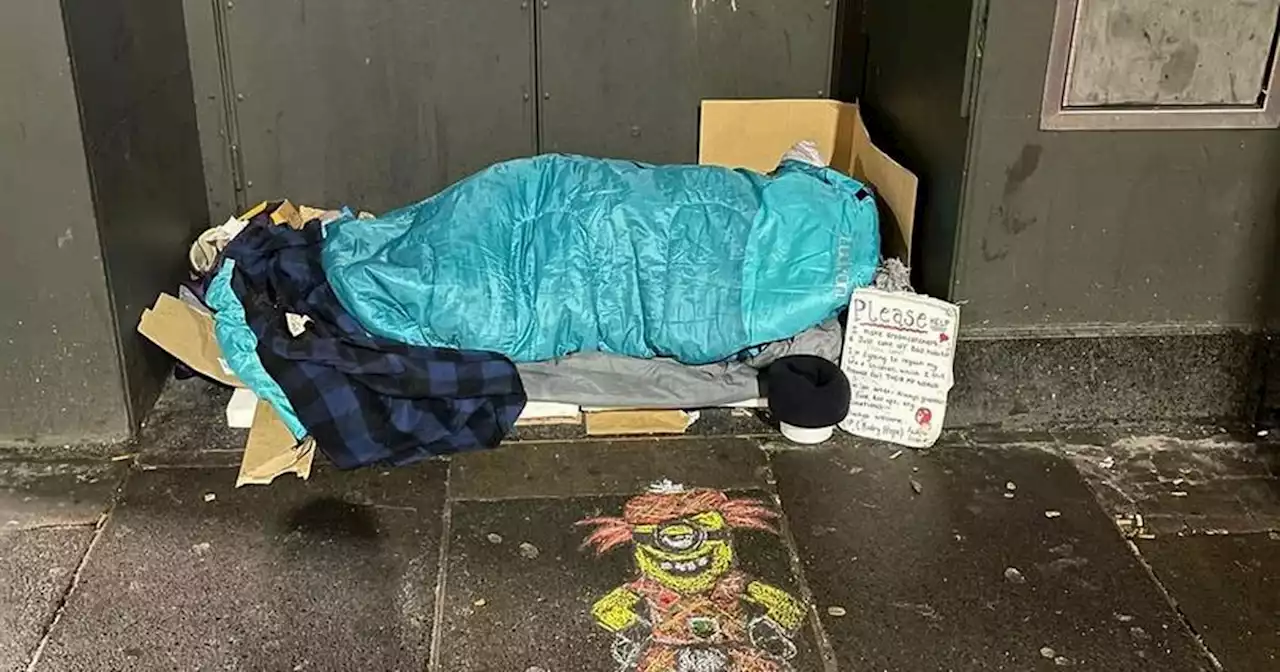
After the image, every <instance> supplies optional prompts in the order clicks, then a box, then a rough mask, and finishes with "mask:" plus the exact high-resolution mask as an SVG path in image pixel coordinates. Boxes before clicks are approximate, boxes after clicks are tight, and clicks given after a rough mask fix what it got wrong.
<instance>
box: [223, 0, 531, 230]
mask: <svg viewBox="0 0 1280 672" xmlns="http://www.w3.org/2000/svg"><path fill="white" fill-rule="evenodd" d="M522 4H524V5H527V3H522V0H343V1H342V2H333V1H329V0H236V1H235V2H234V3H229V9H227V10H226V21H227V34H228V36H229V40H228V44H229V47H230V49H229V57H230V62H231V78H232V81H233V83H234V88H235V106H236V113H235V116H236V119H237V124H238V129H239V138H240V152H241V154H242V156H241V161H240V162H241V165H242V166H243V175H242V180H243V183H244V185H245V190H246V193H247V194H248V198H247V201H248V202H254V201H258V200H262V199H267V198H275V197H280V196H287V197H289V198H291V199H294V200H295V201H296V202H302V203H307V204H313V205H327V206H336V205H338V204H343V203H345V204H349V205H351V206H352V207H357V208H365V209H370V210H375V211H381V210H385V209H388V208H391V207H395V206H399V205H403V204H405V203H408V202H411V201H415V200H418V199H421V198H423V197H425V196H427V195H430V194H431V193H433V192H435V191H437V190H439V189H440V188H442V187H444V186H446V185H448V184H449V183H451V182H453V181H456V180H457V179H459V178H461V177H464V176H466V175H468V174H470V173H472V172H474V171H475V170H476V169H478V168H481V167H483V166H485V165H488V164H489V163H491V162H493V161H496V160H500V159H504V158H509V157H512V156H519V155H526V154H529V153H531V152H532V151H533V149H534V146H535V143H534V130H533V129H534V126H533V105H532V101H530V100H529V98H530V97H531V96H532V92H533V67H532V63H533V55H532V30H533V22H532V9H531V8H529V7H527V6H522Z"/></svg>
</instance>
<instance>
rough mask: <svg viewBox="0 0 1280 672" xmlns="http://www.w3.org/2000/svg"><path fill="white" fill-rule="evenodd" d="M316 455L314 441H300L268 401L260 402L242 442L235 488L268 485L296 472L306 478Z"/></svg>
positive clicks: (308, 439) (308, 476) (306, 439)
mask: <svg viewBox="0 0 1280 672" xmlns="http://www.w3.org/2000/svg"><path fill="white" fill-rule="evenodd" d="M315 456H316V442H315V440H313V439H311V438H310V437H308V438H305V439H303V440H302V441H301V442H299V441H298V440H296V439H294V438H293V434H291V433H290V432H289V428H288V427H286V426H285V424H284V421H283V420H281V419H280V416H279V415H278V414H277V413H276V411H275V409H274V408H272V407H271V404H269V403H267V402H265V401H259V402H258V410H257V411H255V412H254V416H253V426H252V427H251V428H250V429H249V439H248V441H246V442H245V445H244V458H243V459H241V460H240V475H239V476H238V477H237V478H236V487H237V488H238V487H240V486H242V485H270V484H271V482H272V481H274V480H275V479H276V477H277V476H280V475H281V474H296V475H297V476H298V478H301V479H302V480H304V481H305V480H307V479H308V478H310V477H311V463H312V460H314V459H315Z"/></svg>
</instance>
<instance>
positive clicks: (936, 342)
mask: <svg viewBox="0 0 1280 672" xmlns="http://www.w3.org/2000/svg"><path fill="white" fill-rule="evenodd" d="M959 324H960V308H959V307H958V306H955V305H953V304H950V303H947V302H945V301H939V300H937V299H932V298H929V297H927V296H920V295H918V294H908V293H902V292H883V291H880V290H876V289H859V290H857V291H855V292H854V293H853V298H852V299H850V300H849V322H848V326H847V327H846V329H845V336H844V355H843V357H842V359H841V362H840V368H841V369H843V370H844V372H845V375H847V376H848V377H849V385H850V388H851V391H852V401H851V402H850V404H849V415H848V416H847V417H846V418H845V419H844V422H842V423H840V428H841V429H843V430H844V431H846V432H849V433H850V434H854V435H856V436H861V437H865V438H868V439H876V440H880V441H890V442H893V443H897V444H901V445H904V446H912V447H916V448H925V447H928V446H931V445H933V444H934V442H935V441H937V440H938V436H939V435H941V434H942V420H943V418H944V417H945V416H946V412H947V392H949V391H950V390H951V386H952V385H953V384H954V383H955V377H954V375H953V373H952V366H951V365H952V361H953V360H954V359H955V345H956V329H957V327H958V326H959Z"/></svg>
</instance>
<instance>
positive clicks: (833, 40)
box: [823, 0, 845, 98]
mask: <svg viewBox="0 0 1280 672" xmlns="http://www.w3.org/2000/svg"><path fill="white" fill-rule="evenodd" d="M844 3H845V0H831V2H830V6H824V7H823V9H825V10H827V16H828V17H829V18H830V20H829V21H828V22H827V65H826V67H827V78H826V79H827V86H826V88H825V89H824V90H825V92H826V97H827V98H835V90H836V71H835V60H836V49H837V48H841V49H843V48H844V46H842V45H840V44H839V43H841V42H843V40H841V39H839V38H838V37H837V31H840V22H839V21H837V20H836V19H838V18H839V17H840V13H841V8H842V7H843V6H844Z"/></svg>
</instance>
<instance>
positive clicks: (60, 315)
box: [0, 0, 128, 443]
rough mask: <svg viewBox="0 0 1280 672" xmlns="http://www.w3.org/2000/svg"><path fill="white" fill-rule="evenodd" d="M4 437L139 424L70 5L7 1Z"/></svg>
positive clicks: (1, 326)
mask: <svg viewBox="0 0 1280 672" xmlns="http://www.w3.org/2000/svg"><path fill="white" fill-rule="evenodd" d="M0 148H3V150H2V151H0V202H3V203H4V204H5V221H4V225H3V226H0V251H2V254H3V259H0V352H3V357H0V381H3V383H2V384H0V442H3V443H9V442H14V441H37V442H41V443H52V442H58V443H63V442H70V441H77V440H83V439H86V438H92V439H112V438H124V436H125V435H126V434H127V432H128V421H127V415H126V413H125V401H124V389H123V382H122V378H121V373H120V359H119V356H118V353H117V352H116V336H115V329H114V328H113V325H112V317H111V301H110V298H109V297H108V295H107V284H106V279H105V277H104V272H103V262H102V257H101V248H100V247H99V241H98V231H97V226H96V222H95V220H94V214H93V204H92V200H91V193H90V188H89V175H88V173H87V171H86V170H85V160H84V158H85V157H84V147H83V144H82V137H81V133H80V118H79V116H78V114H77V108H76V98H75V89H74V85H73V81H72V74H71V65H70V63H69V59H68V55H67V45H66V42H65V31H64V28H63V23H62V14H61V7H60V6H59V3H57V2H46V1H45V0H10V1H9V2H4V3H0Z"/></svg>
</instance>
